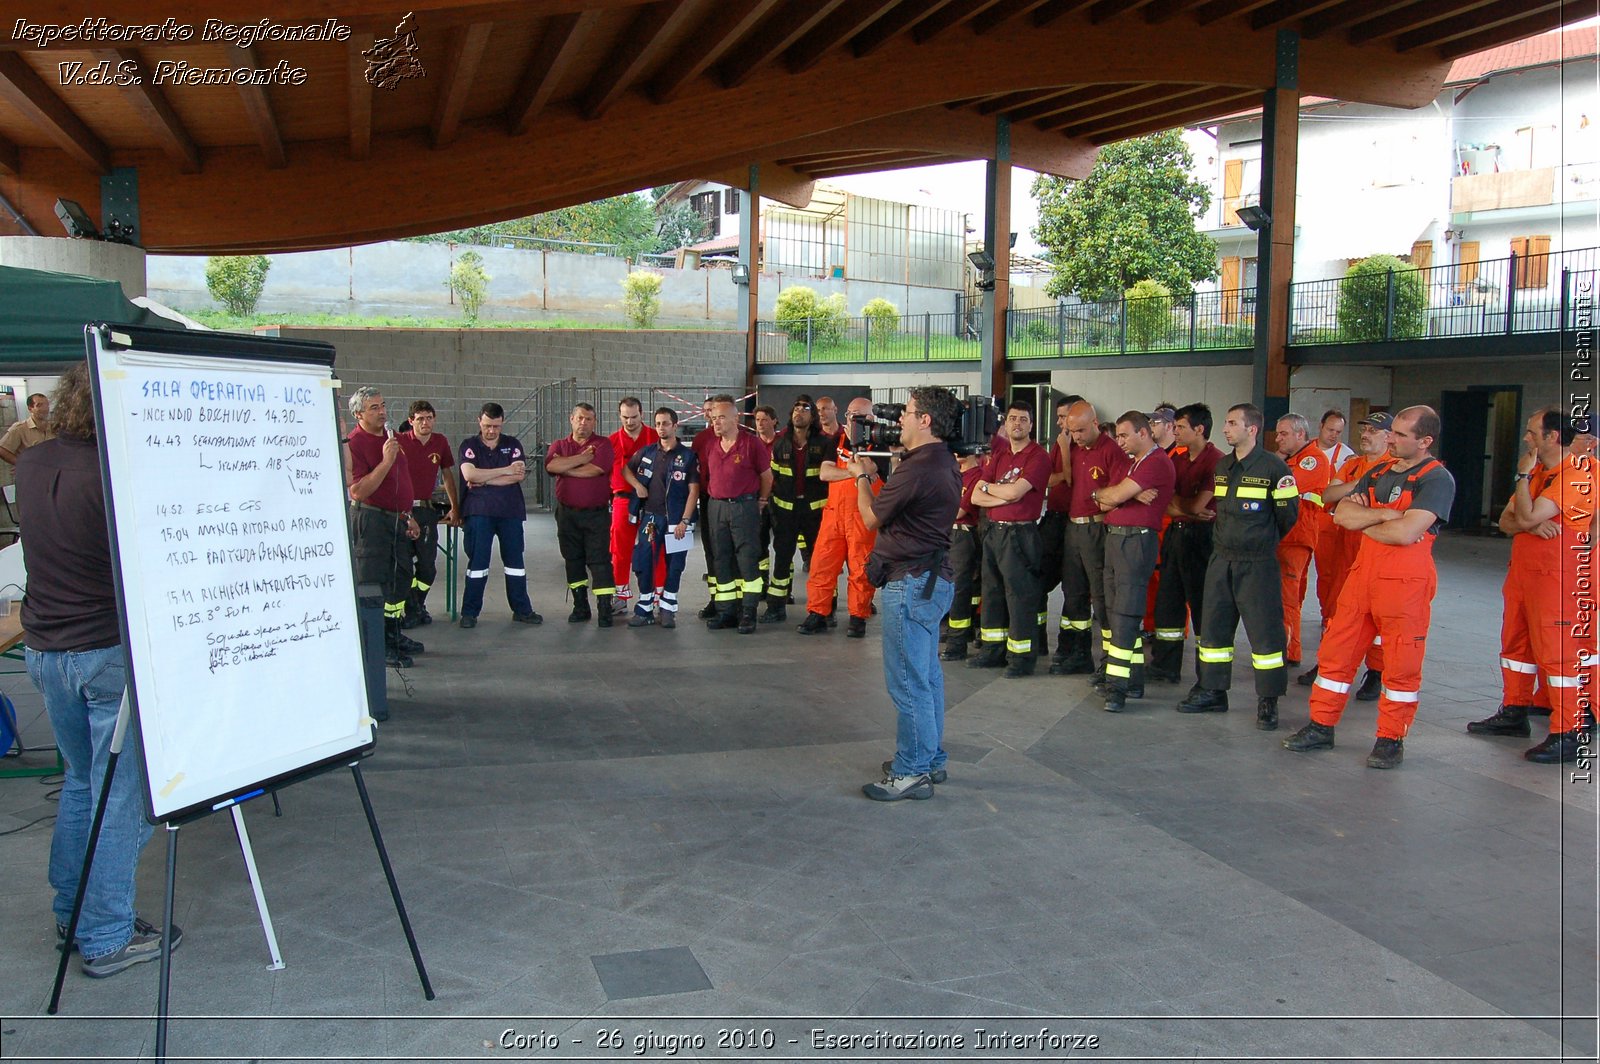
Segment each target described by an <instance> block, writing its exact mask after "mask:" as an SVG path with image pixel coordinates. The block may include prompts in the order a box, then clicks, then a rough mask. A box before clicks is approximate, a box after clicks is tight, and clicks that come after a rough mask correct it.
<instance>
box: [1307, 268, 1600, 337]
mask: <svg viewBox="0 0 1600 1064" xmlns="http://www.w3.org/2000/svg"><path fill="white" fill-rule="evenodd" d="M1597 268H1600V249H1596V248H1578V249H1575V250H1571V251H1560V252H1547V253H1543V254H1533V255H1510V256H1507V257H1506V258H1503V259H1485V260H1481V261H1474V262H1461V263H1453V264H1451V265H1447V266H1432V267H1429V268H1427V269H1423V270H1418V269H1412V268H1409V267H1408V268H1405V269H1400V270H1392V271H1385V272H1383V273H1379V274H1369V275H1357V276H1353V277H1341V278H1337V279H1335V280H1328V281H1302V282H1299V283H1297V284H1291V285H1290V286H1289V307H1290V319H1289V342H1290V343H1291V344H1332V343H1352V342H1370V341H1385V340H1418V339H1426V338H1431V337H1447V336H1500V335H1510V334H1514V333H1529V332H1554V331H1556V330H1558V329H1572V328H1575V327H1576V325H1577V319H1578V316H1579V314H1580V313H1581V314H1583V315H1584V316H1585V317H1592V312H1593V309H1594V297H1595V282H1596V271H1597Z"/></svg>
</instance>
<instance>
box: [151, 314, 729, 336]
mask: <svg viewBox="0 0 1600 1064" xmlns="http://www.w3.org/2000/svg"><path fill="white" fill-rule="evenodd" d="M182 313H184V314H186V315H188V316H189V317H191V318H193V319H194V320H195V321H197V322H199V323H200V324H201V325H205V326H207V327H209V328H212V329H220V330H223V331H226V332H249V331H251V330H252V329H254V328H255V327H256V326H258V325H284V326H295V327H298V328H304V329H596V330H598V329H607V330H613V331H628V332H632V331H634V330H632V329H629V328H628V326H626V325H624V324H622V323H620V322H597V321H576V320H569V319H566V318H539V319H537V320H528V321H513V320H506V321H501V320H498V319H484V318H480V319H478V321H477V322H476V323H474V324H471V325H468V324H467V323H466V322H465V321H464V320H462V319H461V318H459V317H450V318H421V317H412V316H409V315H407V316H404V317H368V316H366V315H364V314H249V315H245V316H243V317H240V316H238V315H234V314H229V313H227V312H226V311H222V310H185V311H182ZM658 328H661V329H672V330H680V331H693V332H705V331H707V330H712V331H718V332H734V331H736V330H734V329H731V328H726V327H719V326H717V325H716V324H714V323H711V322H707V323H706V324H704V325H676V324H675V325H661V326H658Z"/></svg>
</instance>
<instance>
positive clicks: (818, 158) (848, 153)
mask: <svg viewBox="0 0 1600 1064" xmlns="http://www.w3.org/2000/svg"><path fill="white" fill-rule="evenodd" d="M894 154H897V153H896V152H895V151H894V150H893V149H888V148H841V149H840V150H839V151H819V152H811V153H809V154H805V155H785V156H780V157H779V158H778V159H777V160H776V161H777V163H778V165H779V166H787V167H790V168H792V169H795V170H800V169H804V168H806V167H808V166H816V165H818V164H820V163H836V162H839V161H840V160H843V159H866V158H869V157H873V156H879V155H894Z"/></svg>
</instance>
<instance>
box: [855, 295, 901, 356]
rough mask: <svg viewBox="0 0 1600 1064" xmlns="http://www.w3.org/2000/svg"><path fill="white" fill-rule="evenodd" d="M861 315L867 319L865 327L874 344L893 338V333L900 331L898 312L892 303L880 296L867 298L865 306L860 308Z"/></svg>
mask: <svg viewBox="0 0 1600 1064" xmlns="http://www.w3.org/2000/svg"><path fill="white" fill-rule="evenodd" d="M861 316H862V317H863V318H866V319H867V327H868V329H869V330H870V331H871V333H872V342H873V343H875V344H876V343H887V342H889V341H890V340H893V339H894V334H895V333H897V332H899V331H900V312H899V311H898V310H896V309H895V305H894V304H893V303H891V302H889V301H888V300H887V299H884V298H882V297H881V296H880V297H878V298H876V299H869V300H868V301H867V304H866V306H864V307H862V308H861Z"/></svg>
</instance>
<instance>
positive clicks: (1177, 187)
mask: <svg viewBox="0 0 1600 1064" xmlns="http://www.w3.org/2000/svg"><path fill="white" fill-rule="evenodd" d="M1193 165H1194V159H1193V157H1192V156H1191V155H1190V154H1189V149H1188V146H1187V145H1185V144H1184V142H1183V137H1182V136H1181V135H1179V133H1178V131H1177V130H1168V131H1167V132H1165V133H1155V134H1152V135H1150V136H1148V137H1138V138H1136V139H1134V140H1125V141H1122V142H1120V143H1117V144H1109V145H1107V146H1106V147H1104V148H1102V149H1101V150H1100V158H1099V160H1098V161H1097V162H1096V163H1095V164H1094V169H1093V170H1091V171H1090V172H1089V176H1088V177H1086V178H1084V179H1083V180H1082V181H1071V180H1067V179H1065V178H1059V177H1049V176H1046V175H1044V174H1041V175H1039V177H1038V178H1036V179H1035V180H1034V182H1033V188H1032V192H1033V197H1034V199H1036V200H1038V201H1039V224H1038V226H1037V227H1036V228H1035V229H1034V230H1033V235H1034V239H1036V240H1038V241H1039V243H1040V244H1041V245H1043V246H1044V247H1045V248H1046V249H1047V251H1048V253H1049V255H1048V257H1049V258H1050V260H1051V261H1052V262H1053V263H1054V264H1055V275H1054V276H1053V277H1051V279H1050V283H1049V285H1048V286H1046V289H1045V290H1046V291H1047V292H1049V293H1050V294H1051V295H1053V296H1063V295H1068V294H1070V293H1073V292H1076V293H1078V294H1079V295H1081V296H1082V297H1083V298H1085V299H1107V298H1114V297H1115V296H1116V295H1117V293H1119V292H1125V291H1127V290H1128V289H1129V288H1131V287H1133V285H1134V284H1135V283H1136V282H1138V281H1145V280H1154V281H1160V282H1161V284H1162V285H1164V286H1165V287H1166V288H1167V290H1168V291H1169V292H1190V291H1192V290H1193V289H1194V284H1195V282H1196V281H1205V280H1209V279H1211V278H1213V277H1215V276H1216V275H1217V246H1216V243H1215V242H1214V241H1213V240H1212V239H1211V238H1210V237H1207V236H1205V235H1203V234H1201V233H1199V232H1196V231H1195V227H1194V221H1195V219H1196V218H1198V217H1199V216H1200V215H1202V214H1204V213H1205V211H1206V209H1207V208H1208V207H1210V205H1211V192H1210V190H1209V189H1208V188H1207V187H1206V186H1205V184H1204V183H1202V182H1200V181H1197V180H1195V179H1194V177H1192V176H1191V174H1190V169H1191V168H1192V166H1193Z"/></svg>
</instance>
